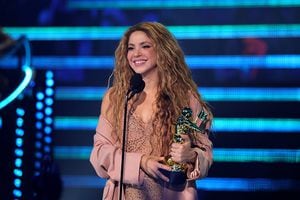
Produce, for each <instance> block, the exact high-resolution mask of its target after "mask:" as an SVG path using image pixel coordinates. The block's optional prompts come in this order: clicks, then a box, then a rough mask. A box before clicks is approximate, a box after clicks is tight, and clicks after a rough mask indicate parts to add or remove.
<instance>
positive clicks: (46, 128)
mask: <svg viewBox="0 0 300 200" xmlns="http://www.w3.org/2000/svg"><path fill="white" fill-rule="evenodd" d="M44 132H45V134H47V135H49V134H50V133H51V132H52V128H51V127H50V126H46V127H45V128H44Z"/></svg>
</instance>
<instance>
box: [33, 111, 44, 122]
mask: <svg viewBox="0 0 300 200" xmlns="http://www.w3.org/2000/svg"><path fill="white" fill-rule="evenodd" d="M35 117H36V118H37V119H38V120H41V119H43V117H44V114H43V113H42V112H36V113H35Z"/></svg>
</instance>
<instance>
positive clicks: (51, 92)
mask: <svg viewBox="0 0 300 200" xmlns="http://www.w3.org/2000/svg"><path fill="white" fill-rule="evenodd" d="M45 93H46V95H47V96H52V95H53V94H54V90H53V89H52V88H46V91H45Z"/></svg>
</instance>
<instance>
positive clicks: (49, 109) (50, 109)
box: [45, 107, 53, 115]
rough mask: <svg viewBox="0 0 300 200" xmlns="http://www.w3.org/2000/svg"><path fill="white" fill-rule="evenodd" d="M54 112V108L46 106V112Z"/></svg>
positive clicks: (49, 113)
mask: <svg viewBox="0 0 300 200" xmlns="http://www.w3.org/2000/svg"><path fill="white" fill-rule="evenodd" d="M52 112H53V109H52V108H51V107H46V108H45V114H46V115H51V114H52Z"/></svg>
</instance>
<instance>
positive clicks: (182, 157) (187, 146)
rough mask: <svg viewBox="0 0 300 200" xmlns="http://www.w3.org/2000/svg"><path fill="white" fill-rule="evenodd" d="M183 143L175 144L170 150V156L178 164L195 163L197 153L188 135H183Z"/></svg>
mask: <svg viewBox="0 0 300 200" xmlns="http://www.w3.org/2000/svg"><path fill="white" fill-rule="evenodd" d="M181 137H182V139H183V143H175V142H174V143H173V144H172V145H171V149H170V156H171V158H172V160H173V161H175V162H177V163H188V162H194V161H195V159H196V156H197V153H196V152H195V151H194V150H193V148H192V147H191V139H190V137H189V136H188V135H184V134H182V135H181Z"/></svg>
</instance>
